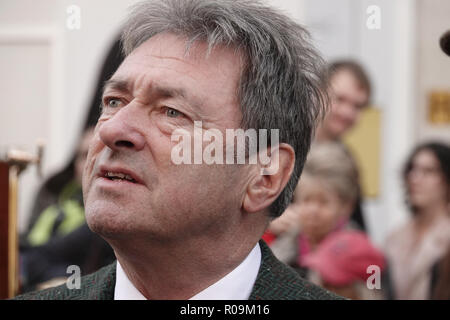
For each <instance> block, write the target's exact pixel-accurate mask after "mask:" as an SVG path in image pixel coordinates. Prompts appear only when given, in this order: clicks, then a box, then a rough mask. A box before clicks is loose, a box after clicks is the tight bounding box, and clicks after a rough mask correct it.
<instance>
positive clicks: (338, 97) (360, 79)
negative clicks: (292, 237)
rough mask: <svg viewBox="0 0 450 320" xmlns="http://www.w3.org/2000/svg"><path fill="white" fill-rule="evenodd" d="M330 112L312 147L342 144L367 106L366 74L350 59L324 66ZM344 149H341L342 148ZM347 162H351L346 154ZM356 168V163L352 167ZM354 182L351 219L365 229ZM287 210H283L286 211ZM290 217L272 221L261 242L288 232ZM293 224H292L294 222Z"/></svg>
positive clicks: (282, 216) (367, 83)
mask: <svg viewBox="0 0 450 320" xmlns="http://www.w3.org/2000/svg"><path fill="white" fill-rule="evenodd" d="M327 73H328V76H329V97H330V109H329V111H328V113H327V114H326V116H325V118H324V119H323V121H322V122H321V123H320V125H319V126H318V128H317V130H316V135H315V141H314V144H318V143H324V142H335V143H342V142H341V139H342V136H343V135H344V134H345V133H347V132H348V131H349V130H350V129H352V128H353V127H354V126H355V124H356V123H357V122H358V120H359V118H360V115H361V112H362V110H363V109H364V108H365V107H367V106H368V104H369V101H370V97H371V92H372V89H371V84H370V80H369V77H368V75H367V72H366V71H365V70H364V68H363V67H362V66H361V65H360V64H359V63H358V62H356V61H354V60H336V61H334V62H331V63H329V64H328V72H327ZM343 147H344V146H343ZM347 153H348V154H349V158H352V159H351V160H350V161H351V162H352V163H354V162H355V160H354V159H353V157H352V156H351V154H350V151H347ZM355 165H356V164H355ZM359 183H360V182H358V195H357V200H356V203H355V205H354V206H353V208H354V210H353V212H352V214H351V220H352V221H353V223H354V226H357V227H358V228H360V229H361V230H363V231H366V230H367V226H366V223H365V221H364V215H363V210H362V203H361V202H362V195H361V190H360V189H361V188H360V185H359ZM290 210H291V209H289V208H288V209H287V212H289V211H290ZM292 216H293V215H291V214H289V213H288V214H285V213H283V215H281V217H279V218H278V219H275V220H274V221H273V222H272V223H271V224H270V226H269V228H268V230H267V231H266V233H265V234H264V237H263V239H264V240H265V241H266V242H267V243H268V244H269V245H271V243H272V242H273V241H274V240H275V239H276V238H277V237H278V236H279V235H281V234H283V233H284V232H286V231H288V229H289V228H290V225H292V224H293V223H294V222H293V221H292V220H293V219H295V218H292ZM294 224H295V223H294Z"/></svg>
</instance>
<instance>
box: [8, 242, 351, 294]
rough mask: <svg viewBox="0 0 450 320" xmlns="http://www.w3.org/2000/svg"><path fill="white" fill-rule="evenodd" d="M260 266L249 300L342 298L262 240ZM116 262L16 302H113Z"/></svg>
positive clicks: (260, 243)
mask: <svg viewBox="0 0 450 320" xmlns="http://www.w3.org/2000/svg"><path fill="white" fill-rule="evenodd" d="M259 245H260V247H261V259H262V261H261V266H260V269H259V271H258V276H257V277H256V281H255V284H254V286H253V290H252V292H251V294H250V298H249V299H250V300H318V299H322V300H335V299H342V298H341V297H339V296H337V295H335V294H333V293H331V292H329V291H326V290H325V289H322V288H320V287H318V286H316V285H314V284H312V283H310V282H308V281H306V280H305V279H303V278H301V277H300V276H299V275H298V274H297V272H295V271H294V270H293V269H292V268H290V267H288V266H286V265H285V264H283V263H282V262H280V261H279V260H278V259H277V258H276V257H275V256H274V255H273V253H272V251H271V250H270V248H269V247H268V246H267V244H266V243H265V242H264V241H262V240H261V241H260V242H259ZM115 283H116V262H114V263H112V264H110V265H108V266H106V267H103V268H102V269H100V270H98V271H97V272H95V273H92V274H90V275H87V276H84V277H82V278H81V288H80V289H68V288H67V286H66V285H65V284H64V285H60V286H58V287H54V288H49V289H45V290H42V291H35V292H31V293H26V294H23V295H20V296H17V297H15V298H14V299H17V300H113V299H114V287H115Z"/></svg>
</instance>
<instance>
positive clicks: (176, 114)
mask: <svg viewBox="0 0 450 320" xmlns="http://www.w3.org/2000/svg"><path fill="white" fill-rule="evenodd" d="M166 115H167V116H168V117H169V118H176V117H179V116H182V115H183V114H182V113H181V112H180V111H178V110H175V109H172V108H167V110H166Z"/></svg>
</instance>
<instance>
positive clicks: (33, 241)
mask: <svg viewBox="0 0 450 320" xmlns="http://www.w3.org/2000/svg"><path fill="white" fill-rule="evenodd" d="M122 59H123V57H122V56H121V53H120V48H119V43H118V41H116V42H115V44H114V45H113V47H112V48H111V50H110V52H109V54H108V56H107V58H106V60H105V62H104V65H103V69H102V72H101V74H100V76H99V79H98V86H97V89H96V91H95V95H94V97H93V100H92V105H91V107H90V112H89V115H88V117H87V120H86V123H85V126H84V129H83V133H82V135H81V138H80V143H79V145H78V147H77V150H76V152H75V154H74V156H73V157H72V158H71V160H70V161H69V163H68V164H67V166H66V167H65V168H64V169H62V170H61V171H60V172H58V173H56V174H54V175H53V176H52V177H50V178H49V179H48V180H47V181H45V182H44V183H43V185H42V187H41V188H40V190H39V192H38V193H37V196H36V200H35V205H34V207H33V210H32V213H31V219H30V223H29V227H28V229H27V231H26V232H25V233H24V234H23V235H22V236H21V241H20V251H21V258H20V270H21V288H22V292H26V291H30V290H35V289H41V288H45V287H46V286H53V285H55V284H57V283H61V282H63V281H65V279H66V278H67V276H68V275H67V267H68V266H69V265H78V266H80V267H81V270H82V272H83V274H87V273H90V272H93V271H95V270H97V269H99V268H100V267H102V266H105V265H107V264H109V263H110V262H112V261H113V260H114V259H115V257H114V252H113V251H112V249H111V248H110V246H109V245H108V244H107V243H106V242H105V241H104V240H103V239H102V238H100V237H99V236H97V235H96V234H94V233H93V232H91V231H90V229H89V228H88V226H87V224H86V222H85V218H84V209H83V199H82V191H81V175H82V168H83V165H84V159H85V157H86V153H87V148H88V145H89V141H90V139H91V138H92V133H93V129H92V126H93V125H94V124H95V121H96V119H97V118H98V113H99V110H98V109H99V107H98V106H99V105H100V97H101V91H102V86H103V83H104V82H105V81H106V80H107V79H108V78H109V77H110V76H111V74H112V73H113V72H114V70H115V69H116V68H117V67H118V65H119V64H120V62H121V61H122ZM329 81H330V87H329V90H330V92H329V96H330V110H329V112H328V113H327V115H326V116H325V117H324V119H323V121H322V122H321V124H320V126H319V127H318V128H317V131H316V137H315V140H314V142H313V144H312V147H311V150H310V153H309V156H308V159H307V162H306V164H305V166H304V170H303V173H302V175H301V177H300V180H299V183H298V185H297V188H296V190H295V193H294V197H293V199H292V202H291V204H290V206H289V207H288V208H287V210H286V211H285V212H284V213H283V214H282V216H281V217H279V218H277V219H275V220H273V221H272V222H271V224H270V225H269V227H268V229H267V231H266V233H265V234H264V236H263V239H264V240H265V241H266V242H267V243H268V245H269V246H270V247H271V249H272V251H273V252H274V254H275V255H276V256H277V257H278V259H280V260H281V261H283V262H284V263H286V264H288V265H290V266H291V267H292V268H294V269H295V270H296V271H297V272H299V273H300V274H301V275H302V276H303V277H305V278H307V279H309V280H310V281H312V282H314V283H316V284H319V285H321V286H323V287H325V288H327V289H328V290H330V291H333V292H336V293H338V294H339V295H342V296H345V297H348V298H351V299H450V212H449V211H450V205H449V200H450V187H449V186H450V147H449V146H448V145H445V144H443V143H439V142H434V141H431V142H427V143H424V144H421V145H418V146H417V147H416V148H415V149H414V150H412V152H411V155H410V156H409V157H408V158H407V159H405V166H404V170H403V177H402V178H403V183H404V184H403V186H399V188H402V187H403V188H404V191H405V192H404V193H405V201H406V202H407V205H408V207H409V209H410V213H411V215H410V219H409V221H408V223H407V224H405V225H403V226H401V227H400V228H399V229H398V230H394V231H393V232H392V234H390V235H389V236H388V237H387V238H386V241H385V245H383V246H381V247H377V246H375V245H374V244H373V243H372V241H371V238H370V234H368V226H367V222H366V221H365V219H364V214H363V210H362V202H363V201H364V197H363V193H362V190H361V186H360V173H359V168H358V165H357V163H356V161H355V160H354V157H353V155H352V153H351V151H350V150H349V149H348V148H347V147H346V146H345V144H344V143H343V142H342V137H343V136H344V134H346V133H347V132H348V131H349V130H350V129H351V128H353V127H354V126H355V124H356V123H357V122H358V120H359V118H360V115H361V112H362V111H363V110H364V108H367V106H368V105H369V103H370V97H371V91H372V90H371V85H370V80H369V77H368V76H367V74H366V72H365V70H364V69H363V67H362V66H361V65H360V64H358V63H357V62H355V61H350V60H348V61H347V60H341V61H336V62H332V63H330V64H329Z"/></svg>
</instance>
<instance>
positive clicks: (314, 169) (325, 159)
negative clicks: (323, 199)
mask: <svg viewBox="0 0 450 320" xmlns="http://www.w3.org/2000/svg"><path fill="white" fill-rule="evenodd" d="M307 176H308V177H311V178H312V179H315V180H320V181H321V182H323V183H325V184H326V185H327V186H328V187H330V188H331V189H332V190H333V191H334V192H336V194H337V195H339V197H340V199H341V200H342V201H345V202H349V201H350V202H355V201H356V199H357V197H358V195H359V193H360V181H359V179H360V177H359V170H358V165H357V163H356V159H355V158H354V157H353V156H352V155H351V153H350V151H349V150H348V149H347V148H346V147H345V146H344V145H343V144H342V143H339V142H321V143H315V144H314V145H313V147H312V148H311V151H310V152H309V154H308V157H307V159H306V163H305V168H304V170H303V176H302V179H303V178H304V177H305V178H306V177H307ZM300 183H301V182H300Z"/></svg>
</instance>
